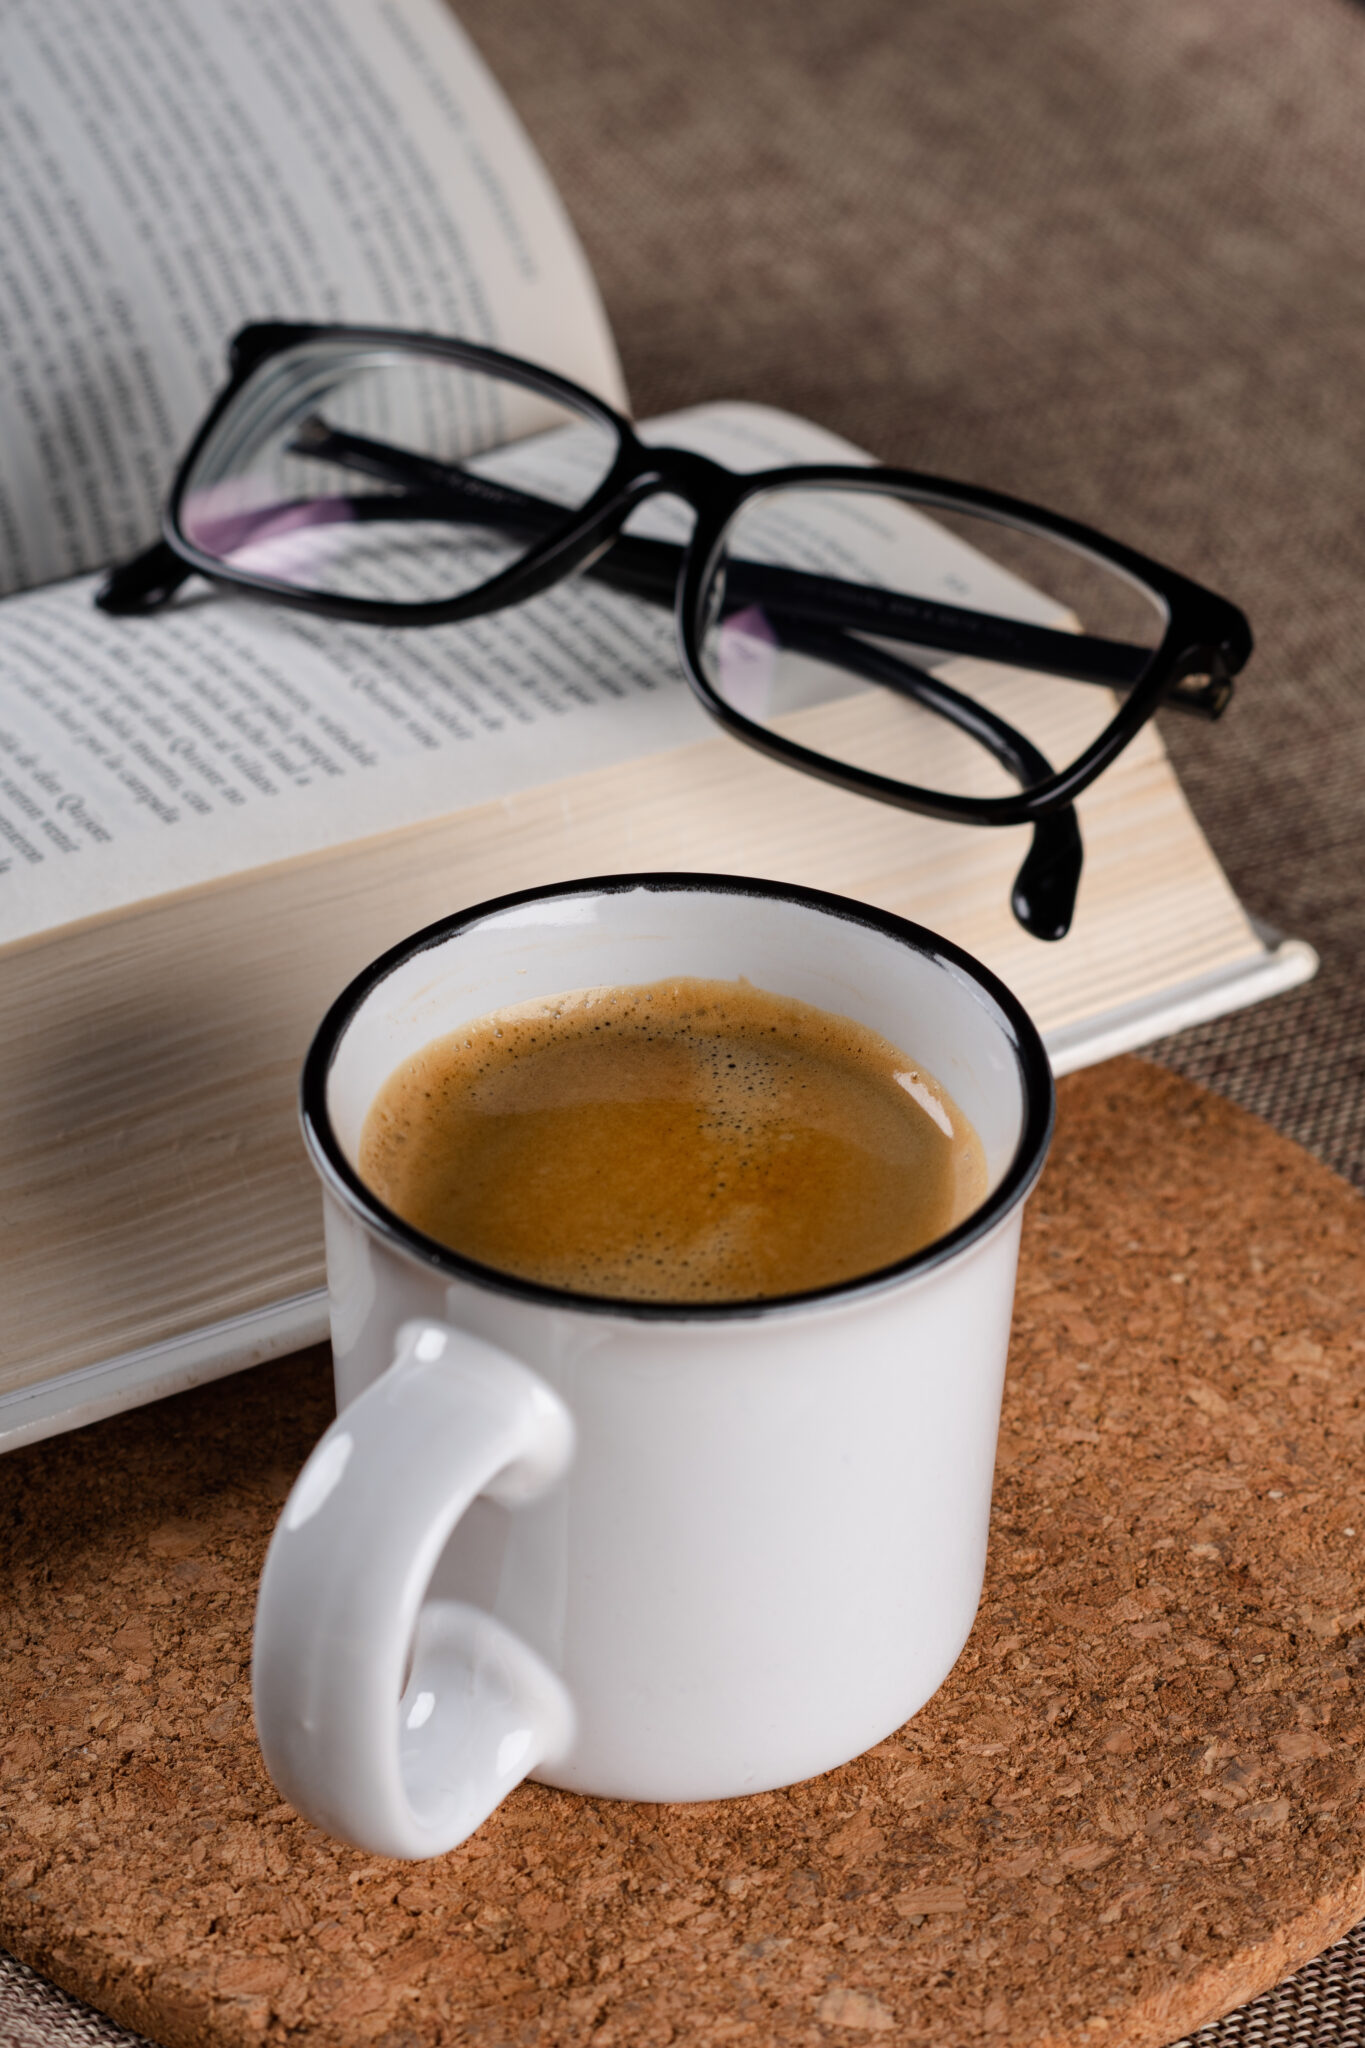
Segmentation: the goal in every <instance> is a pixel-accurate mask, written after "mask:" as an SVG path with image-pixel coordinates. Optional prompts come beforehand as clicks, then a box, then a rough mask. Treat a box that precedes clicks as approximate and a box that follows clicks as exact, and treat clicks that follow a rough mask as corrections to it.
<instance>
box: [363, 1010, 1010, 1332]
mask: <svg viewBox="0 0 1365 2048" xmlns="http://www.w3.org/2000/svg"><path fill="white" fill-rule="evenodd" d="M357 1163H358V1166H359V1170H360V1174H361V1177H362V1178H363V1179H364V1180H365V1181H366V1183H367V1184H368V1185H369V1186H370V1188H372V1189H373V1191H374V1192H375V1194H376V1195H378V1196H379V1198H380V1200H381V1201H382V1202H384V1203H385V1204H386V1205H387V1206H388V1207H389V1208H390V1209H392V1210H393V1211H394V1212H395V1213H396V1214H397V1215H399V1216H400V1217H402V1218H403V1220H404V1221H405V1222H407V1223H409V1224H411V1225H412V1226H413V1227H414V1228H415V1229H417V1230H420V1231H421V1232H423V1234H424V1235H426V1236H428V1237H431V1238H434V1239H436V1240H437V1241H438V1242H439V1243H441V1244H444V1245H447V1246H449V1247H450V1248H451V1249H452V1250H454V1251H457V1252H459V1253H461V1254H463V1255H464V1256H465V1257H466V1258H469V1259H473V1260H477V1261H478V1262H479V1263H480V1264H481V1265H485V1266H491V1267H494V1268H496V1269H497V1270H499V1271H502V1272H506V1273H509V1274H515V1275H517V1276H518V1277H520V1278H522V1279H527V1280H533V1281H538V1282H540V1283H541V1284H542V1285H545V1286H551V1287H558V1288H563V1289H567V1290H568V1291H570V1292H572V1293H577V1294H588V1295H593V1296H596V1297H598V1298H602V1297H607V1298H611V1299H616V1300H632V1301H652V1302H674V1301H676V1302H680V1303H681V1302H714V1303H719V1302H740V1301H752V1300H762V1299H770V1298H773V1297H775V1296H781V1295H789V1294H801V1293H805V1292H808V1291H809V1290H812V1289H815V1288H821V1287H828V1286H832V1285H835V1284H837V1283H838V1282H840V1281H846V1280H851V1279H855V1278H857V1277H859V1276H861V1275H864V1274H869V1273H874V1272H877V1271H879V1270H880V1269H882V1268H883V1267H886V1266H891V1265H895V1264H897V1263H898V1262H899V1261H900V1260H902V1259H905V1258H908V1257H909V1256H910V1255H911V1254H912V1253H913V1252H916V1251H919V1250H920V1249H922V1247H923V1246H925V1245H926V1244H930V1243H932V1242H933V1240H934V1239H935V1238H938V1237H941V1236H942V1235H943V1234H944V1233H945V1232H946V1231H948V1230H950V1229H952V1228H953V1227H954V1225H955V1224H957V1223H959V1222H961V1221H962V1220H963V1218H964V1217H966V1216H967V1215H969V1214H970V1212H971V1211H972V1209H974V1208H975V1207H976V1206H977V1205H978V1203H979V1202H980V1201H981V1200H982V1199H983V1198H984V1196H985V1194H986V1167H985V1158H984V1155H983V1152H982V1148H981V1143H980V1140H979V1138H978V1137H977V1135H976V1133H975V1131H974V1130H973V1129H972V1127H971V1125H970V1123H969V1122H968V1121H967V1119H966V1118H965V1117H964V1116H963V1114H962V1112H961V1111H960V1110H959V1109H958V1107H957V1105H956V1104H955V1103H954V1102H953V1101H952V1100H951V1098H950V1097H949V1096H948V1095H947V1094H945V1092H944V1091H943V1089H942V1088H941V1087H939V1085H938V1083H937V1082H936V1081H935V1080H934V1079H933V1077H932V1076H931V1075H929V1074H927V1073H926V1072H925V1070H924V1069H923V1068H922V1067H921V1066H919V1065H918V1064H917V1063H916V1062H915V1061H914V1060H913V1059H911V1058H910V1056H909V1055H908V1054H907V1053H905V1052H903V1051H901V1050H900V1049H899V1048H898V1047H896V1046H894V1045H892V1044H890V1042H889V1041H888V1040H886V1039H884V1038H882V1037H880V1036H878V1034H877V1033H876V1032H873V1031H870V1030H868V1029H866V1028H865V1027H864V1026H863V1025H860V1024H856V1023H854V1022H853V1021H852V1020H851V1019H849V1018H847V1017H839V1016H835V1015H833V1014H832V1013H830V1012H827V1011H824V1010H819V1009H816V1008H815V1007H814V1006H813V1005H811V1004H808V1003H802V1002H798V1001H796V1000H794V999H793V998H789V997H786V996H777V995H771V994H769V993H767V992H766V991H765V990H763V989H759V988H756V987H754V986H753V985H752V984H750V983H749V982H747V981H744V980H739V981H734V982H728V981H707V980H698V979H677V980H669V981H660V982H654V983H651V984H649V985H647V986H642V987H608V988H595V989H581V990H574V991H570V992H568V993H566V994H563V995H559V996H554V997H549V998H546V999H544V1000H542V1001H539V1002H533V1003H526V1004H521V1005H518V1006H517V1007H515V1008H513V1009H506V1010H500V1011H497V1012H496V1013H494V1014H493V1015H491V1016H487V1017H483V1018H480V1019H478V1020H477V1021H476V1022H474V1023H471V1024H468V1025H465V1026H463V1027H461V1029H460V1030H458V1031H456V1032H453V1033H451V1034H450V1035H449V1036H447V1037H444V1038H439V1039H435V1040H433V1041H432V1042H431V1043H430V1044H429V1045H426V1046H424V1047H423V1048H422V1050H421V1051H420V1052H418V1053H416V1054H415V1055H413V1057H412V1058H410V1059H408V1060H407V1061H405V1062H404V1063H403V1065H401V1066H400V1067H399V1068H398V1069H397V1070H396V1071H395V1072H394V1073H393V1074H391V1075H390V1077H389V1079H388V1080H387V1081H386V1083H385V1084H384V1086H383V1088H382V1089H381V1090H380V1092H379V1094H378V1096H377V1097H376V1099H375V1101H374V1103H373V1104H372V1106H371V1109H370V1112H369V1115H368V1117H367V1119H366V1122H365V1127H364V1130H363V1132H362V1134H361V1142H360V1153H359V1159H358V1162H357Z"/></svg>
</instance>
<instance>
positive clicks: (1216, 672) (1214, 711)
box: [1166, 661, 1234, 718]
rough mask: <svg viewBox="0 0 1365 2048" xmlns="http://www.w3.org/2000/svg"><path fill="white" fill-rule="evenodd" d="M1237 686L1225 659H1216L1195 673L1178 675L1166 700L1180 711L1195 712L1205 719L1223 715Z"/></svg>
mask: <svg viewBox="0 0 1365 2048" xmlns="http://www.w3.org/2000/svg"><path fill="white" fill-rule="evenodd" d="M1233 689H1234V684H1233V679H1232V677H1231V676H1230V675H1228V673H1227V672H1226V670H1225V669H1224V668H1223V666H1222V664H1221V662H1217V661H1215V662H1214V663H1213V664H1212V665H1211V666H1210V667H1209V668H1207V669H1203V670H1196V671H1195V673H1194V674H1193V675H1185V676H1177V677H1176V679H1175V681H1174V682H1173V683H1172V684H1171V687H1170V689H1169V691H1168V692H1167V695H1166V702H1167V703H1168V704H1173V705H1174V706H1175V707H1176V708H1177V709H1178V710H1181V711H1193V712H1195V713H1197V715H1198V716H1199V717H1201V718H1221V717H1222V715H1223V713H1224V712H1225V711H1226V710H1227V708H1228V705H1229V704H1230V703H1231V702H1232V696H1233Z"/></svg>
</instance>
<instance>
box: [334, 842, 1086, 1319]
mask: <svg viewBox="0 0 1365 2048" xmlns="http://www.w3.org/2000/svg"><path fill="white" fill-rule="evenodd" d="M640 889H643V890H648V891H652V892H654V893H655V894H658V895H715V896H748V897H754V898H760V899H766V900H768V901H770V902H771V901H776V902H782V903H791V904H794V905H796V906H797V907H799V908H801V909H806V910H813V911H817V912H821V913H823V914H824V915H826V916H830V917H836V918H839V919H841V920H843V921H844V922H846V923H850V924H857V925H861V926H863V927H865V928H867V929H869V930H872V931H875V932H878V933H880V934H881V935H882V936H884V937H886V938H890V939H893V940H895V941H897V942H899V943H900V944H902V945H905V946H908V947H909V948H910V949H911V950H912V951H913V952H916V953H919V954H922V955H923V956H924V957H926V958H927V959H928V960H930V961H931V962H932V963H933V964H935V965H937V966H940V967H943V968H945V969H948V970H955V971H956V972H957V974H959V975H960V976H961V977H962V978H964V979H965V980H966V981H968V982H969V983H970V984H971V985H972V987H973V990H974V992H975V993H976V995H977V997H978V999H979V1000H981V1002H982V1003H983V1005H984V1006H985V1007H986V1008H987V1009H989V1010H992V1011H994V1012H995V1022H996V1024H997V1025H998V1026H999V1027H1000V1029H1001V1031H1002V1034H1003V1036H1004V1037H1005V1039H1006V1040H1007V1042H1008V1043H1009V1045H1010V1047H1011V1050H1012V1051H1013V1053H1014V1056H1015V1059H1016V1060H1017V1062H1018V1068H1019V1085H1020V1092H1021V1095H1022V1098H1023V1103H1024V1117H1023V1125H1022V1128H1021V1130H1020V1133H1019V1141H1018V1144H1017V1145H1016V1147H1015V1151H1014V1157H1013V1158H1012V1159H1011V1161H1010V1164H1009V1166H1008V1167H1007V1168H1006V1170H1005V1173H1004V1174H1003V1175H1002V1177H1001V1179H1000V1182H999V1184H998V1185H997V1186H996V1187H995V1188H994V1189H992V1191H991V1193H990V1194H989V1195H987V1197H986V1199H985V1201H984V1202H982V1203H981V1205H980V1206H979V1207H978V1208H976V1209H974V1210H973V1211H972V1213H971V1214H970V1216H967V1217H965V1218H964V1219H963V1221H962V1222H961V1223H959V1224H958V1225H957V1226H956V1227H955V1228H954V1229H952V1230H950V1231H948V1232H946V1233H945V1235H944V1236H942V1237H939V1238H935V1239H934V1241H933V1243H932V1244H928V1245H925V1246H924V1247H923V1248H922V1249H921V1250H919V1251H917V1252H912V1253H911V1254H910V1256H909V1257H908V1258H905V1259H900V1260H898V1261H897V1262H896V1263H895V1264H894V1265H890V1266H881V1267H878V1268H877V1269H876V1270H875V1271H873V1272H871V1273H863V1274H859V1275H858V1276H857V1277H856V1278H854V1279H852V1280H839V1281H834V1282H832V1283H830V1284H828V1285H826V1286H824V1287H813V1288H809V1289H807V1290H805V1291H804V1292H802V1293H799V1294H780V1295H764V1296H760V1297H758V1298H756V1299H751V1300H744V1301H724V1302H704V1301H702V1302H698V1301H674V1302H666V1301H633V1300H622V1299H620V1298H618V1297H614V1296H610V1295H600V1294H578V1293H574V1292H571V1291H570V1290H569V1289H568V1288H563V1287H547V1286H545V1285H543V1284H542V1283H541V1282H539V1281H535V1280H525V1279H522V1278H520V1277H519V1276H518V1275H517V1274H515V1273H505V1272H502V1271H501V1270H500V1269H499V1268H497V1267H496V1266H485V1265H481V1264H480V1263H479V1262H478V1261H477V1260H475V1259H469V1258H466V1257H465V1256H464V1255H463V1254H462V1253H460V1252H456V1251H452V1250H451V1248H450V1247H449V1246H448V1245H444V1244H441V1243H439V1242H438V1241H437V1239H435V1238H432V1237H427V1236H425V1235H424V1233H423V1232H422V1231H420V1230H416V1229H414V1228H413V1226H412V1225H411V1224H410V1223H405V1222H404V1221H403V1219H402V1217H401V1216H399V1215H397V1214H396V1213H395V1212H394V1211H393V1210H392V1209H389V1208H387V1207H386V1206H385V1204H384V1203H383V1202H381V1201H380V1200H379V1198H378V1196H376V1195H375V1194H373V1193H372V1192H371V1190H370V1189H369V1188H368V1187H367V1186H366V1184H365V1182H364V1181H363V1180H362V1179H361V1178H360V1176H359V1174H358V1173H357V1172H356V1171H355V1168H354V1167H353V1166H352V1165H351V1163H350V1161H349V1160H348V1159H347V1158H346V1155H345V1153H344V1152H343V1150H342V1148H341V1144H340V1142H339V1140H338V1138H337V1135H336V1132H335V1130H334V1129H333V1127H332V1119H331V1113H330V1110H329V1108H328V1104H327V1083H328V1077H329V1075H330V1073H331V1069H332V1063H333V1061H334V1060H335V1058H336V1056H337V1053H338V1051H339V1049H340V1046H341V1041H342V1039H343V1037H344V1036H345V1033H346V1031H347V1029H348V1027H349V1026H350V1024H351V1023H352V1021H353V1020H354V1019H355V1017H356V1016H357V1014H358V1013H359V1011H360V1009H361V1008H362V1006H363V1005H364V1003H365V1002H366V1001H367V1000H368V998H369V997H370V996H371V995H372V994H373V993H374V991H375V990H376V989H377V988H378V987H379V985H380V984H381V983H382V982H384V981H386V980H387V979H388V977H389V976H390V975H391V974H393V973H394V972H395V971H396V970H397V969H398V968H399V967H401V966H403V965H404V964H405V963H406V962H407V961H409V960H411V959H413V958H414V957H415V956H416V955H418V954H419V953H424V952H428V951H430V950H431V949H432V948H433V947H436V946H442V945H444V944H445V943H446V942H447V941H448V940H450V939H452V938H455V937H457V936H458V935H459V934H460V933H463V932H468V931H470V930H472V929H473V928H474V927H475V926H477V925H480V924H484V923H486V922H487V921H488V920H489V919H491V918H495V917H498V916H500V915H502V914H504V913H505V912H507V911H509V910H513V909H516V908H518V907H520V906H521V905H523V904H530V903H550V902H555V901H557V900H562V899H563V898H565V897H574V896H615V895H624V894H626V893H628V892H630V891H633V890H640ZM480 1014H484V1013H482V1012H481V1013H480ZM451 1028H452V1029H453V1028H454V1027H453V1026H452V1027H451ZM299 1113H300V1118H301V1121H302V1124H303V1134H304V1139H305V1142H306V1143H307V1146H308V1150H309V1153H310V1154H311V1156H312V1159H313V1163H314V1165H315V1166H316V1168H317V1170H318V1172H319V1174H320V1175H321V1177H322V1179H323V1182H324V1184H325V1185H326V1186H327V1187H329V1188H330V1189H331V1191H332V1193H333V1194H334V1195H336V1196H337V1197H338V1198H339V1199H340V1200H341V1202H342V1203H343V1204H344V1206H345V1207H346V1208H347V1209H349V1210H350V1211H351V1212H352V1213H353V1214H354V1215H356V1216H358V1217H359V1219H360V1221H361V1222H363V1223H364V1224H365V1225H366V1226H367V1227H368V1228H369V1229H370V1230H372V1231H373V1232H374V1233H375V1234H376V1235H377V1236H378V1237H380V1238H381V1239H383V1241H384V1242H385V1243H386V1244H388V1245H390V1246H391V1247H393V1248H394V1249H395V1250H397V1251H399V1252H401V1253H403V1254H404V1255H405V1256H406V1257H408V1258H410V1259H413V1260H415V1261H416V1262H417V1263H418V1264H420V1265H422V1266H424V1267H427V1268H434V1269H435V1270H436V1271H437V1272H439V1273H441V1274H443V1275H445V1276H446V1277H447V1278H449V1279H452V1280H464V1281H467V1282H469V1283H470V1284H472V1285H473V1286H476V1287H479V1288H483V1289H487V1290H491V1291H492V1292H494V1293H498V1294H506V1295H512V1296H514V1297H516V1298H517V1299H519V1300H521V1301H527V1302H535V1303H538V1304H539V1305H540V1306H542V1307H546V1308H564V1309H577V1310H580V1311H583V1312H585V1313H588V1314H597V1315H610V1316H614V1317H619V1318H623V1319H628V1320H635V1321H643V1322H668V1323H677V1322H689V1323H692V1322H712V1323H715V1322H736V1321H753V1320H755V1319H756V1318H762V1317H768V1316H773V1315H781V1314H782V1313H784V1312H786V1313H792V1312H794V1311H797V1310H801V1309H809V1308H811V1307H814V1306H818V1305H822V1304H829V1305H831V1306H836V1305H838V1304H839V1303H841V1302H845V1301H847V1302H852V1301H854V1300H857V1299H860V1298H862V1297H864V1296H868V1295H874V1294H881V1293H885V1292H887V1291H888V1290H889V1289H891V1288H893V1287H897V1286H899V1285H901V1284H903V1283H904V1282H905V1281H907V1280H909V1279H911V1278H913V1277H916V1276H918V1275H920V1274H922V1273H928V1272H931V1271H933V1270H934V1268H936V1267H938V1266H941V1265H944V1264H946V1262H947V1261H948V1260H949V1259H952V1258H955V1257H956V1256H957V1255H958V1254H959V1253H960V1252H963V1251H965V1250H966V1249H967V1248H968V1247H969V1246H970V1245H973V1244H975V1243H976V1242H977V1241H978V1240H979V1239H981V1238H983V1237H986V1236H987V1235H988V1234H989V1233H990V1232H991V1231H992V1230H993V1229H994V1228H995V1226H996V1225H997V1224H998V1223H999V1222H1000V1221H1001V1220H1002V1218H1003V1217H1004V1216H1005V1215H1007V1214H1008V1212H1009V1211H1010V1210H1011V1209H1012V1208H1014V1207H1015V1205H1016V1204H1017V1203H1020V1202H1022V1201H1023V1200H1024V1198H1025V1196H1026V1195H1027V1194H1028V1193H1029V1191H1030V1189H1031V1188H1032V1186H1033V1184H1034V1182H1035V1181H1036V1180H1037V1178H1038V1176H1039V1174H1040V1173H1041V1172H1042V1169H1043V1162H1044V1160H1045V1159H1046V1157H1047V1150H1048V1146H1049V1144H1050V1142H1051V1138H1052V1130H1053V1124H1054V1122H1055V1118H1056V1090H1055V1087H1054V1085H1053V1079H1052V1066H1051V1063H1050V1061H1049V1059H1048V1056H1047V1052H1046V1049H1045V1047H1044V1045H1043V1041H1042V1039H1041V1037H1040V1036H1039V1034H1038V1029H1037V1026H1036V1025H1035V1024H1034V1022H1033V1020H1032V1018H1031V1017H1030V1016H1029V1014H1028V1012H1027V1011H1026V1010H1025V1008H1024V1006H1023V1004H1022V1003H1021V1002H1020V1001H1019V999H1018V997H1017V996H1015V995H1014V994H1013V993H1012V992H1011V991H1010V990H1009V989H1008V988H1007V987H1006V986H1005V984H1004V982H1002V981H1001V980H1000V979H999V978H998V977H997V976H996V975H994V974H992V973H991V971H990V969H989V968H988V967H984V966H983V965H982V964H981V962H980V961H979V960H975V959H973V957H972V955H971V954H970V953H967V952H964V951H963V949H962V948H961V947H960V946H955V945H953V943H952V942H951V941H950V940H948V939H944V938H941V937H940V936H939V935H938V934H937V933H936V932H931V931H929V930H928V929H927V928H926V927H925V926H924V925H918V924H912V923H911V922H910V920H909V919H908V918H903V917H896V916H895V915H893V914H892V913H891V912H890V911H885V910H878V909H875V908H874V907H873V906H872V905H871V904H867V903H859V902H857V901H855V900H854V899H853V898H852V897H848V896H834V895H830V894H828V893H826V892H825V891H824V890H820V889H806V888H802V887H800V886H799V885H797V884H795V883H788V882H770V881H760V880H758V879H756V878H754V877H751V876H744V875H707V874H669V873H665V874H637V875H599V876H594V877H590V878H589V879H587V880H585V881H575V882H556V883H549V884H546V885H544V886H542V887H539V888H534V889H519V890H517V891H515V892H514V893H513V894H511V895H508V896H497V897H493V898H491V899H490V900H489V901H488V902H485V903H477V904H474V905H472V906H471V907H470V908H469V909H468V910H461V911H456V912H455V913H454V914H453V915H452V916H450V917H445V918H441V919H439V920H438V922H437V923H435V924H430V925H426V926H425V927H424V928H423V929H422V930H421V931H418V932H414V933H413V934H412V935H411V936H410V937H409V938H406V939H403V940H400V942H399V943H398V944H397V945H396V946H391V947H390V949H389V950H388V952H387V953H382V954H380V956H379V958H378V959H376V960H373V961H371V963H370V965H369V966H368V967H366V968H364V969H362V971H361V972H360V973H359V974H358V975H357V976H356V977H355V979H354V981H352V982H350V983H349V984H348V985H347V987H346V988H344V989H343V990H342V992H341V994H340V995H339V996H338V997H337V999H336V1001H335V1002H334V1003H333V1004H332V1006H331V1008H330V1009H329V1010H328V1012H327V1014H326V1016H325V1017H324V1018H323V1020H322V1022H321V1024H320V1025H319V1026H318V1029H317V1032H316V1034H315V1036H314V1038H313V1042H312V1044H311V1046H310V1047H309V1049H308V1053H307V1056H306V1058H305V1060H304V1063H303V1072H302V1076H301V1079H300V1088H299Z"/></svg>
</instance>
